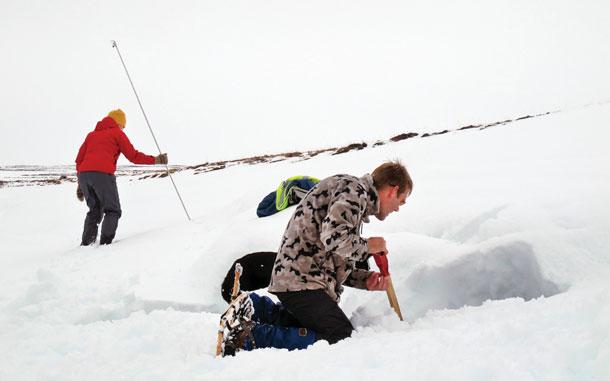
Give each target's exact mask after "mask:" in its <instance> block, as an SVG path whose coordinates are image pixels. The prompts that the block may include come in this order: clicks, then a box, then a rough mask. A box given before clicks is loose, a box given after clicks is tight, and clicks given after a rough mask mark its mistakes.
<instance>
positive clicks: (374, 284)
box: [366, 272, 390, 291]
mask: <svg viewBox="0 0 610 381" xmlns="http://www.w3.org/2000/svg"><path fill="white" fill-rule="evenodd" d="M389 281H390V278H389V277H387V276H383V275H381V273H378V272H373V273H371V275H369V277H368V278H367V279H366V289H367V290H369V291H385V290H387V289H388V284H389Z"/></svg>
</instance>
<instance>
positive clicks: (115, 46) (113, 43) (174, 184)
mask: <svg viewBox="0 0 610 381" xmlns="http://www.w3.org/2000/svg"><path fill="white" fill-rule="evenodd" d="M112 47H113V48H115V49H116V52H117V53H118V55H119V58H120V59H121V63H122V64H123V68H124V69H125V74H127V79H129V83H130V84H131V88H132V89H133V93H134V94H135V95H136V99H137V100H138V104H139V105H140V110H142V114H143V115H144V120H145V121H146V125H147V126H148V130H149V131H150V134H151V135H152V137H153V140H154V141H155V145H156V146H157V149H158V150H159V154H162V153H163V152H161V147H159V143H158V142H157V138H156V137H155V133H154V132H153V130H152V128H151V127H150V123H149V122H148V117H147V116H146V113H145V112H144V107H142V102H140V97H139V96H138V92H137V91H136V87H135V86H134V85H133V81H132V80H131V76H130V75H129V71H128V70H127V66H126V65H125V61H123V56H122V55H121V52H120V51H119V45H117V43H116V41H115V40H112ZM165 170H166V171H167V175H168V176H169V179H170V180H171V181H172V185H173V186H174V189H175V190H176V194H177V195H178V199H180V203H181V204H182V208H183V209H184V213H186V218H188V220H189V221H190V220H191V216H189V212H187V210H186V206H185V205H184V201H182V196H180V192H178V187H176V183H175V182H174V178H173V177H172V174H171V172H170V171H169V166H168V165H167V163H166V164H165Z"/></svg>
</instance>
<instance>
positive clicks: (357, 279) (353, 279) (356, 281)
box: [345, 269, 373, 290]
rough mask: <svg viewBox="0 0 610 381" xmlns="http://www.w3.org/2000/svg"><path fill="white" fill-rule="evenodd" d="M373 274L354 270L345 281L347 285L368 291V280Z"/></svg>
mask: <svg viewBox="0 0 610 381" xmlns="http://www.w3.org/2000/svg"><path fill="white" fill-rule="evenodd" d="M372 273H373V272H372V271H367V270H363V269H354V270H353V271H352V272H351V273H350V274H349V276H348V277H347V279H346V280H345V285H346V286H349V287H354V288H359V289H361V290H366V289H367V288H366V280H367V279H368V277H369V276H370V275H371V274H372Z"/></svg>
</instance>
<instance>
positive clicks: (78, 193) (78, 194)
mask: <svg viewBox="0 0 610 381" xmlns="http://www.w3.org/2000/svg"><path fill="white" fill-rule="evenodd" d="M76 198H77V199H78V201H80V202H83V201H84V200H85V195H84V194H83V191H82V190H81V189H80V184H79V185H78V186H77V187H76Z"/></svg>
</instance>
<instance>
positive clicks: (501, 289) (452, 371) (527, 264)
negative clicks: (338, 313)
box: [0, 103, 610, 380]
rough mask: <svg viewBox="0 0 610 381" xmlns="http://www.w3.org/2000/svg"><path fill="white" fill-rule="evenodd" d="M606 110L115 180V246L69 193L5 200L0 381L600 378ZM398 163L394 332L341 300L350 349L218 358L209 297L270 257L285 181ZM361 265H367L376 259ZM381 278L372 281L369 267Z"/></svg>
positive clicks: (607, 365)
mask: <svg viewBox="0 0 610 381" xmlns="http://www.w3.org/2000/svg"><path fill="white" fill-rule="evenodd" d="M609 121H610V104H608V103H603V104H594V105H590V106H587V107H582V108H579V109H572V110H569V111H564V112H559V113H556V114H551V115H547V116H544V117H540V118H535V119H528V120H523V121H518V122H515V123H512V124H509V125H505V126H496V127H493V128H488V129H485V130H474V129H473V130H467V131H459V132H452V133H448V134H445V135H440V136H433V137H428V138H413V139H409V140H404V141H401V142H398V143H394V144H387V145H384V146H381V147H376V148H371V149H365V150H362V151H355V152H354V151H352V152H349V153H346V154H343V155H336V156H330V155H320V156H318V157H315V158H313V159H310V160H307V161H285V162H279V163H272V164H264V165H251V166H248V165H244V166H237V167H231V168H228V169H225V170H220V171H215V172H210V173H206V174H201V175H193V174H192V171H184V172H180V173H177V174H176V175H175V181H176V183H177V185H178V187H179V188H180V190H181V192H182V195H183V198H184V200H185V202H186V205H187V207H188V209H189V212H190V214H191V216H192V217H193V220H192V221H190V222H189V221H186V218H185V216H184V214H183V212H182V210H181V207H180V205H179V202H178V199H177V197H176V195H175V194H174V193H173V188H172V187H171V184H170V182H169V180H168V179H151V180H142V181H131V179H130V178H128V177H119V178H118V185H119V191H120V195H121V202H122V206H123V217H122V218H121V220H120V224H119V229H118V233H117V237H116V240H115V242H114V243H113V244H112V245H110V246H103V247H100V246H97V245H96V246H93V247H85V248H83V247H79V246H78V244H79V242H80V234H81V228H82V221H83V219H84V215H85V212H86V207H85V205H84V204H81V203H79V202H78V201H77V200H76V198H75V195H74V191H75V189H74V188H75V185H74V184H61V185H54V186H44V187H25V188H4V189H1V190H0V251H1V254H0V358H1V359H2V361H1V363H2V366H0V379H2V380H40V379H44V380H84V379H86V380H108V379H112V380H284V379H291V380H312V379H313V380H325V379H335V380H353V379H363V380H364V379H381V380H406V379H413V380H437V379H451V380H492V379H493V380H517V379H518V380H610V236H609V235H608V232H609V231H610V203H609V198H608V194H610V165H609V164H610V150H608V147H607V146H608V142H609V141H610V132H609V130H608V128H607V126H608V122H609ZM388 159H400V160H402V162H403V163H404V164H405V165H406V166H407V167H408V169H409V171H410V173H411V175H412V177H413V179H414V183H415V187H414V192H413V194H412V195H411V197H410V198H409V199H408V200H407V203H406V205H404V206H403V207H402V208H401V210H400V212H398V213H395V214H392V215H391V216H390V217H388V218H387V220H386V221H384V222H379V221H377V220H375V219H374V218H373V219H372V221H371V223H370V224H365V228H364V233H363V234H364V236H378V235H381V236H384V237H385V238H386V240H387V243H388V247H389V251H390V270H391V272H392V278H393V282H394V285H395V288H396V293H397V296H398V300H399V302H400V306H401V308H402V312H403V314H404V315H405V316H406V321H405V322H400V321H399V320H398V319H397V317H396V316H395V314H394V313H393V311H392V310H391V309H390V308H389V305H388V300H387V297H386V295H385V293H382V292H366V291H362V290H354V289H349V288H348V289H347V290H346V292H345V294H344V296H343V298H342V301H341V307H342V308H343V309H344V311H345V312H346V314H347V315H348V317H350V319H351V320H352V322H353V324H354V326H355V327H356V332H355V333H354V334H353V336H352V337H351V338H349V339H346V340H344V341H341V342H339V343H338V344H336V345H333V346H329V345H328V344H327V343H326V342H318V343H316V344H315V345H313V346H312V347H310V348H308V349H307V350H302V351H293V352H288V351H286V350H278V349H263V350H256V351H253V352H240V353H238V355H237V356H236V357H234V358H223V359H219V358H216V357H215V344H216V329H217V325H218V321H219V316H220V315H219V314H220V313H221V312H222V311H223V309H224V308H225V306H226V305H225V303H224V301H223V300H222V299H221V297H220V282H221V280H222V279H223V277H224V275H225V273H226V271H227V270H228V268H229V266H230V264H231V263H232V262H233V261H234V260H235V259H236V258H238V257H240V256H242V255H244V254H246V253H250V252H254V251H262V250H265V251H267V250H270V251H273V250H276V249H277V247H278V246H279V242H280V239H281V236H282V233H283V230H284V227H285V225H286V223H287V221H288V219H289V218H290V215H291V213H292V209H289V210H288V211H284V212H282V213H279V214H276V215H274V216H271V217H268V218H264V219H259V218H257V217H256V214H255V210H256V206H257V204H258V202H259V201H260V200H261V199H262V197H263V196H265V195H266V194H267V193H268V192H270V191H271V190H273V189H274V188H275V187H276V186H277V185H278V183H279V182H280V181H281V180H283V179H284V178H287V177H289V176H293V175H297V174H304V175H312V176H316V177H319V178H323V177H325V176H329V175H332V174H337V173H350V174H355V175H363V174H365V173H370V172H371V171H372V170H373V169H374V168H375V167H376V166H377V165H379V164H381V163H382V162H383V161H385V160H388ZM371 262H372V261H371ZM373 266H374V265H373Z"/></svg>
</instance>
